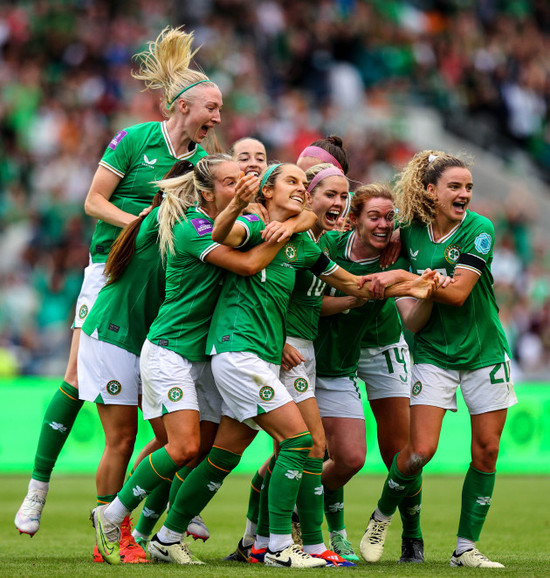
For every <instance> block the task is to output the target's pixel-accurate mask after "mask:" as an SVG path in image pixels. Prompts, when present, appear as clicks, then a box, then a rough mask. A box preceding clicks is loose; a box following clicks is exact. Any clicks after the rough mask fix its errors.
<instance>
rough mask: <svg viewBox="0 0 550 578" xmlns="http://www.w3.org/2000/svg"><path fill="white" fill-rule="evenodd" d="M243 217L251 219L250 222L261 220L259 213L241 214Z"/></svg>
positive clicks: (247, 219)
mask: <svg viewBox="0 0 550 578" xmlns="http://www.w3.org/2000/svg"><path fill="white" fill-rule="evenodd" d="M241 217H242V218H243V219H245V220H246V221H250V222H252V221H259V220H260V217H258V215H252V214H250V215H241Z"/></svg>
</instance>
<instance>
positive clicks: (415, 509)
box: [399, 487, 422, 540]
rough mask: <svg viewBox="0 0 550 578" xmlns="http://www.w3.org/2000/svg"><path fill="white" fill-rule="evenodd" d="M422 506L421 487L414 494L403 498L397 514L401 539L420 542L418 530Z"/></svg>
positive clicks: (419, 530)
mask: <svg viewBox="0 0 550 578" xmlns="http://www.w3.org/2000/svg"><path fill="white" fill-rule="evenodd" d="M421 506H422V487H421V488H420V489H419V490H418V491H417V492H416V493H415V494H414V495H409V496H406V497H405V498H403V501H402V502H401V503H400V504H399V513H400V514H401V522H402V524H403V532H402V534H401V535H402V536H403V538H416V539H417V540H422V529H421V528H420V508H421Z"/></svg>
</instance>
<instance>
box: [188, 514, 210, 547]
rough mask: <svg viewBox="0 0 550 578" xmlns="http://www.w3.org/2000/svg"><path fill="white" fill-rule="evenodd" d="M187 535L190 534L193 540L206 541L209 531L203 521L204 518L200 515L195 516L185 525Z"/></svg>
mask: <svg viewBox="0 0 550 578" xmlns="http://www.w3.org/2000/svg"><path fill="white" fill-rule="evenodd" d="M185 533H186V534H187V535H188V536H191V537H192V538H193V539H194V540H202V541H203V542H206V540H208V538H210V532H209V531H208V528H207V527H206V524H205V523H204V520H203V519H202V518H201V517H200V516H195V517H194V518H193V519H192V520H191V521H190V522H189V525H188V526H187V532H185Z"/></svg>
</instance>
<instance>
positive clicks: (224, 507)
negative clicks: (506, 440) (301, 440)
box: [0, 473, 550, 578]
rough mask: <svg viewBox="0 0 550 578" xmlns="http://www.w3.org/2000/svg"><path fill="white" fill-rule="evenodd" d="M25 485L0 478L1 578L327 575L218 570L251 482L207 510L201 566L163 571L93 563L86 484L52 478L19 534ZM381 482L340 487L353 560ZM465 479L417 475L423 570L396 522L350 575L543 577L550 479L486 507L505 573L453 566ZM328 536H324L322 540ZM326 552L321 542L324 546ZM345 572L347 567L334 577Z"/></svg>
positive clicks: (90, 495) (238, 567)
mask: <svg viewBox="0 0 550 578" xmlns="http://www.w3.org/2000/svg"><path fill="white" fill-rule="evenodd" d="M27 482H28V478H26V477H22V476H3V477H0V488H1V491H0V540H1V544H2V548H1V550H0V576H2V577H4V576H40V577H42V576H72V577H75V576H133V575H135V576H140V577H141V576H172V575H173V576H176V575H181V573H185V574H186V575H190V576H204V577H210V576H220V575H223V576H224V577H227V578H230V577H232V576H235V577H237V576H238V577H244V576H264V575H266V574H270V575H273V574H275V573H277V572H281V573H284V575H285V576H289V575H298V574H303V573H304V572H305V573H306V574H311V573H312V572H316V573H318V572H331V571H332V570H328V569H319V570H301V571H298V570H294V571H291V570H285V569H275V568H265V567H263V566H260V567H257V566H256V565H254V566H252V565H245V564H239V563H227V562H222V561H221V559H222V558H223V557H224V556H225V555H227V554H229V553H230V552H232V551H233V550H234V549H235V546H236V545H237V541H238V540H239V537H240V536H241V533H242V531H243V529H244V517H245V514H246V503H247V499H248V487H249V478H248V477H246V476H242V475H241V476H230V477H229V478H228V479H227V480H226V483H225V484H224V486H223V487H222V489H221V490H220V492H219V493H218V495H217V496H216V497H215V498H214V500H213V501H212V502H211V503H210V505H209V506H208V507H207V508H206V509H205V511H204V513H203V518H204V520H205V521H206V523H207V525H208V527H209V529H210V532H211V538H210V540H208V541H207V542H206V543H205V544H203V543H202V542H195V543H193V542H192V543H191V548H192V550H193V552H194V553H195V554H196V555H197V556H198V557H199V558H200V559H201V560H203V561H204V562H206V563H207V566H200V567H177V566H172V565H167V564H162V565H160V564H154V565H153V564H151V565H139V566H138V565H127V566H117V567H113V566H108V565H107V564H94V563H93V562H92V549H93V546H94V534H93V529H92V526H91V523H90V522H89V521H88V515H89V511H90V509H91V507H93V506H94V498H95V485H94V479H93V477H88V476H85V477H84V476H82V477H80V476H78V477H77V476H73V477H69V476H67V477H65V476H55V475H54V478H53V480H52V485H51V490H50V493H49V496H48V502H47V504H46V508H45V510H44V514H43V517H42V525H41V528H40V531H39V532H38V533H37V534H36V536H34V538H32V539H31V538H29V537H28V536H25V535H22V536H20V535H19V534H18V532H17V530H16V529H15V526H14V525H13V517H14V515H15V512H16V510H17V508H18V507H19V504H20V502H21V500H22V499H23V497H24V494H25V491H26V488H27ZM382 482H383V478H382V477H379V476H358V477H356V478H355V479H354V480H352V481H351V482H350V483H349V484H348V487H347V489H346V523H347V531H348V537H349V539H350V540H351V541H352V543H353V545H354V547H355V548H356V552H358V551H359V541H360V540H361V536H362V535H363V531H364V529H365V525H366V522H367V520H368V517H369V516H370V513H371V512H372V510H373V508H374V506H375V504H376V500H377V498H378V494H379V492H380V488H381V484H382ZM461 488H462V479H461V478H458V477H443V476H434V475H430V474H429V473H428V474H427V475H425V477H424V504H423V508H422V527H423V532H424V542H425V546H426V562H425V563H424V564H419V565H401V564H397V563H396V561H397V559H398V558H399V555H400V543H401V538H400V534H401V523H400V521H399V519H398V518H399V516H397V517H396V518H394V523H393V526H392V528H390V532H389V536H388V540H387V542H386V549H385V551H384V556H383V558H382V560H381V561H380V562H379V563H378V564H374V565H373V564H366V563H365V562H362V561H361V562H359V565H358V567H357V568H356V569H350V570H349V571H350V572H352V573H353V575H354V576H363V575H364V576H366V575H385V576H427V575H433V576H446V575H452V576H457V575H458V574H460V575H461V576H463V575H468V576H469V575H474V574H476V575H478V576H479V574H480V573H484V574H487V573H493V572H494V573H497V574H499V575H503V574H506V575H515V576H550V498H549V493H550V480H549V479H548V477H506V476H500V477H497V483H496V488H495V493H494V496H493V506H492V508H491V511H490V513H489V517H488V519H487V522H486V524H485V528H484V531H483V534H482V540H481V541H480V543H479V547H480V550H481V551H482V552H483V553H485V554H486V555H488V556H489V557H490V558H491V559H494V560H497V561H499V562H501V563H503V564H505V566H506V568H505V569H503V570H489V569H487V570H480V569H464V568H450V567H449V559H450V556H451V554H452V551H453V548H454V544H455V535H456V529H457V525H458V516H459V508H460V493H461ZM325 538H327V539H328V536H327V535H326V532H325ZM327 544H328V542H327ZM334 571H336V572H340V573H344V572H346V571H347V569H340V570H338V569H334Z"/></svg>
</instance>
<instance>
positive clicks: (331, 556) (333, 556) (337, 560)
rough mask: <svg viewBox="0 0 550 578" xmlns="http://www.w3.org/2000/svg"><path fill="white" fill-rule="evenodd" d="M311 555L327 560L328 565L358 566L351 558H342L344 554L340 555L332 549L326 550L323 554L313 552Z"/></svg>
mask: <svg viewBox="0 0 550 578" xmlns="http://www.w3.org/2000/svg"><path fill="white" fill-rule="evenodd" d="M311 556H313V557H314V558H321V559H322V560H325V561H326V563H327V566H338V567H340V566H342V567H348V568H357V564H354V563H353V562H350V561H349V560H346V559H345V558H342V556H339V555H338V554H337V553H336V552H333V551H332V550H325V551H324V552H323V553H322V554H311Z"/></svg>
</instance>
